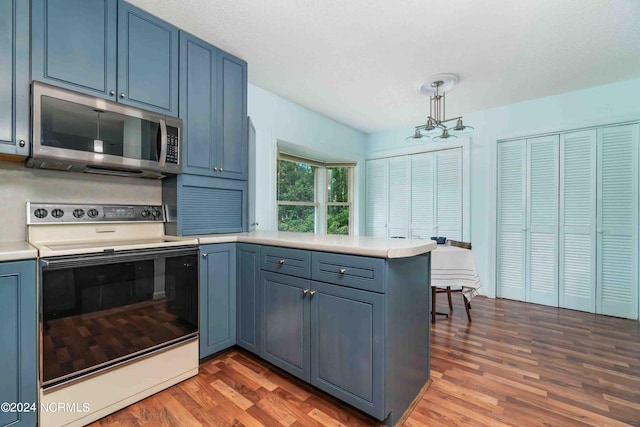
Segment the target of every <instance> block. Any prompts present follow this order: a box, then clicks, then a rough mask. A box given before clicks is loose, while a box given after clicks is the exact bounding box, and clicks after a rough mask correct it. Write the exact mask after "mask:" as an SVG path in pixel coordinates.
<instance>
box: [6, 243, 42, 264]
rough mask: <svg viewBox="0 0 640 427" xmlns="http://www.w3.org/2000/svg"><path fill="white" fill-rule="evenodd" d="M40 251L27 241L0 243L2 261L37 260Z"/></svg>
mask: <svg viewBox="0 0 640 427" xmlns="http://www.w3.org/2000/svg"><path fill="white" fill-rule="evenodd" d="M37 257H38V251H37V250H36V248H34V247H33V246H31V245H30V244H29V243H27V242H25V241H17V242H0V261H17V260H21V259H36V258H37Z"/></svg>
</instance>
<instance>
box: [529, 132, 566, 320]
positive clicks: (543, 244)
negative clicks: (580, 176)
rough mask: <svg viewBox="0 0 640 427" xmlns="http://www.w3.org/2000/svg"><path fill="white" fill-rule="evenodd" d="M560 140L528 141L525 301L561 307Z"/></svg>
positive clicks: (546, 138)
mask: <svg viewBox="0 0 640 427" xmlns="http://www.w3.org/2000/svg"><path fill="white" fill-rule="evenodd" d="M559 154H560V153H559V136H558V135H552V136H543V137H539V138H532V139H528V140H527V185H528V188H527V196H528V197H527V226H526V229H527V230H526V231H527V251H526V252H527V255H526V256H527V261H526V268H525V271H526V275H527V279H528V280H527V283H526V289H527V294H526V301H528V302H533V303H537V304H545V305H551V306H555V307H557V306H558V180H559V172H558V169H559V167H560V166H559V160H558V158H559Z"/></svg>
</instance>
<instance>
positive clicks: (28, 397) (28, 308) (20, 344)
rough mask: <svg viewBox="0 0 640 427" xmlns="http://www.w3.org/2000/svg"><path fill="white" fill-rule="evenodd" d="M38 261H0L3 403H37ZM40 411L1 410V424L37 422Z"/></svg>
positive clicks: (0, 390) (0, 397)
mask: <svg viewBox="0 0 640 427" xmlns="http://www.w3.org/2000/svg"><path fill="white" fill-rule="evenodd" d="M36 317H37V310H36V262H35V260H29V261H15V262H2V263H0V342H1V343H2V347H3V348H2V351H0V372H2V380H1V381H0V402H8V403H12V402H16V403H29V404H36V405H37V398H38V396H37V389H38V382H37V359H36V354H37V342H38V340H37V333H36V331H37V328H36ZM36 421H37V413H36V412H4V411H2V412H0V426H12V427H18V426H25V427H27V426H28V427H32V426H35V425H36Z"/></svg>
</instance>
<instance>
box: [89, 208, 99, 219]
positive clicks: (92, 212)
mask: <svg viewBox="0 0 640 427" xmlns="http://www.w3.org/2000/svg"><path fill="white" fill-rule="evenodd" d="M87 215H89V218H95V217H97V216H98V215H100V212H98V210H97V209H89V210H88V211H87Z"/></svg>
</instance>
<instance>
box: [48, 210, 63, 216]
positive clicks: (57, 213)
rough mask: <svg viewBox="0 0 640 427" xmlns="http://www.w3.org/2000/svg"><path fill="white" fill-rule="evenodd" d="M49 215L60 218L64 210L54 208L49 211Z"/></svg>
mask: <svg viewBox="0 0 640 427" xmlns="http://www.w3.org/2000/svg"><path fill="white" fill-rule="evenodd" d="M51 215H52V216H53V217H54V218H62V216H63V215H64V211H63V210H62V209H54V210H52V211H51Z"/></svg>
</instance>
